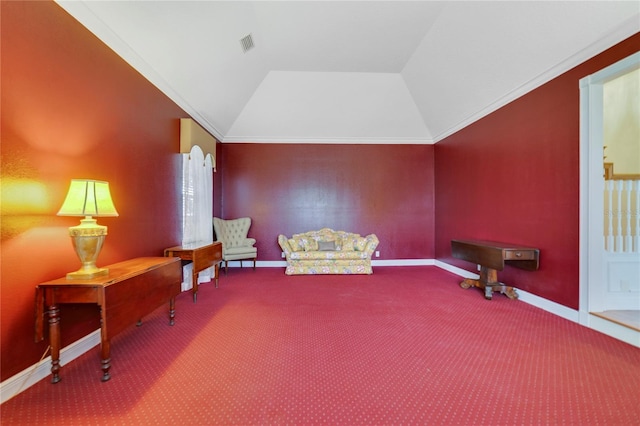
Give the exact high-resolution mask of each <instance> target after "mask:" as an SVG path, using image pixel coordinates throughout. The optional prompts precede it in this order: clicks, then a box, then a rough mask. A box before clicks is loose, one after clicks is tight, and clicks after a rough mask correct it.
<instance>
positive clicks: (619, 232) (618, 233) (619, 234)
mask: <svg viewBox="0 0 640 426" xmlns="http://www.w3.org/2000/svg"><path fill="white" fill-rule="evenodd" d="M616 182H617V184H618V185H617V188H616V189H617V193H616V195H617V197H618V203H617V204H618V208H617V209H616V212H615V215H616V219H617V220H618V223H617V226H616V248H615V251H616V252H617V253H619V252H621V251H623V247H622V190H623V188H624V181H621V180H617V181H616Z"/></svg>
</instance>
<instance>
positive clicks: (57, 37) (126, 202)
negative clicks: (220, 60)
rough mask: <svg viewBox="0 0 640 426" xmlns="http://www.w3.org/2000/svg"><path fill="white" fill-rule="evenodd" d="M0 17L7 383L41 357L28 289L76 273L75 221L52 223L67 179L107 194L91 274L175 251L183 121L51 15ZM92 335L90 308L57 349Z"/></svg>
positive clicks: (31, 8) (69, 313)
mask: <svg viewBox="0 0 640 426" xmlns="http://www.w3.org/2000/svg"><path fill="white" fill-rule="evenodd" d="M0 5H1V8H2V9H1V12H2V27H1V30H2V42H1V43H2V44H1V50H2V64H1V67H2V68H1V72H2V93H1V107H2V114H1V129H0V130H1V136H2V145H1V149H2V158H1V167H2V169H1V173H2V216H1V227H2V241H1V254H0V264H1V271H0V277H1V284H0V285H1V287H0V291H1V298H0V299H1V302H0V303H1V310H0V311H1V313H0V315H1V316H0V318H1V356H0V358H1V370H2V374H1V380H5V379H7V378H9V377H10V376H12V375H14V374H16V373H18V372H20V371H22V370H23V369H25V368H27V367H29V366H31V365H33V364H34V363H36V362H37V361H38V360H39V359H40V356H41V355H42V353H43V352H44V351H45V349H46V348H47V343H48V342H47V341H46V340H45V342H41V343H38V344H36V343H34V289H35V286H36V285H37V284H38V283H40V282H42V281H45V280H50V279H54V278H58V277H60V276H63V275H64V274H65V273H66V272H69V271H73V270H76V269H78V268H79V266H80V265H79V261H78V259H77V258H76V256H75V253H74V251H73V248H72V245H71V241H70V239H69V236H68V231H67V228H68V227H69V226H74V225H75V224H77V223H78V218H68V217H57V216H56V213H57V211H58V209H59V208H60V205H61V204H62V201H63V199H64V196H65V194H66V190H67V188H68V185H69V180H70V179H72V178H93V179H100V180H106V181H109V182H110V186H111V191H112V196H113V199H114V202H115V205H116V208H117V209H118V212H119V213H120V216H119V217H117V218H99V219H98V223H101V224H103V225H107V226H108V227H109V230H108V232H109V235H108V236H107V239H106V242H105V246H104V248H103V250H102V253H101V255H100V258H99V261H98V264H99V265H106V264H109V263H114V262H117V261H120V260H124V259H128V258H133V257H139V256H161V255H162V254H163V249H164V248H165V247H168V246H171V245H175V244H178V243H179V242H180V238H181V232H180V222H179V217H180V213H179V211H180V208H181V207H180V205H179V200H180V196H179V194H180V187H179V181H180V179H179V176H180V171H181V163H180V156H179V155H178V154H177V152H178V146H179V133H180V127H179V118H180V117H186V116H187V115H186V114H185V113H184V111H182V110H181V109H180V108H178V107H177V106H176V105H175V104H174V103H173V102H172V101H170V100H169V99H168V98H167V97H166V96H164V95H163V94H162V93H161V92H160V91H159V90H157V89H156V88H155V87H154V86H152V85H151V84H150V83H149V82H147V81H146V80H145V79H144V78H143V77H142V76H141V75H140V74H139V73H138V72H136V71H135V70H134V69H132V68H131V67H130V66H129V65H127V64H126V63H125V62H124V61H123V60H122V59H121V58H119V57H118V56H117V55H116V54H115V53H114V52H112V51H111V50H110V49H109V48H108V47H106V46H105V45H103V44H102V43H101V42H100V41H98V39H97V38H95V37H94V36H93V35H92V34H91V33H89V32H88V31H87V30H86V29H85V28H84V27H83V26H81V25H80V24H79V23H78V22H76V21H75V20H74V19H73V18H72V17H70V16H69V15H68V14H67V13H66V12H65V11H63V10H62V9H61V8H60V7H59V6H58V5H56V4H55V3H53V2H0ZM14 189H17V191H18V195H14V193H13V190H14ZM74 318H76V319H86V320H88V322H89V323H88V324H87V323H82V324H81V325H79V326H74V325H73V324H72V323H71V321H70V320H71V319H74ZM98 326H99V325H98V322H97V318H96V316H95V308H91V309H87V307H81V306H71V307H66V309H63V310H62V328H63V330H64V332H63V342H62V343H63V345H67V344H69V343H71V342H73V341H75V340H77V339H78V338H80V337H82V336H84V335H86V334H87V333H89V332H91V331H93V330H95V329H96V328H97V327H98Z"/></svg>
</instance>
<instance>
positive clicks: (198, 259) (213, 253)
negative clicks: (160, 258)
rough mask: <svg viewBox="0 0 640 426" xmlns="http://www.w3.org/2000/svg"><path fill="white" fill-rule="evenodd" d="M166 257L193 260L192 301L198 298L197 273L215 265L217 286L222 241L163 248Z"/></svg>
mask: <svg viewBox="0 0 640 426" xmlns="http://www.w3.org/2000/svg"><path fill="white" fill-rule="evenodd" d="M164 255H165V256H167V257H179V258H180V259H182V260H185V261H191V262H193V273H192V278H193V288H192V291H193V302H194V303H195V302H196V301H197V300H198V299H197V298H198V274H200V272H202V271H204V270H205V269H207V268H211V267H212V266H215V283H216V288H218V275H219V272H220V262H222V243H221V242H219V241H217V242H215V243H213V244H209V245H206V246H192V245H186V246H176V247H171V248H168V249H165V250H164Z"/></svg>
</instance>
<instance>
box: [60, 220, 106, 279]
mask: <svg viewBox="0 0 640 426" xmlns="http://www.w3.org/2000/svg"><path fill="white" fill-rule="evenodd" d="M69 235H70V236H71V242H72V243H73V248H74V249H75V251H76V254H77V255H78V258H79V259H80V262H81V263H82V267H81V268H80V269H78V270H77V271H75V272H69V273H68V274H67V279H68V280H79V279H83V280H84V279H88V278H95V277H99V276H102V275H107V274H109V270H108V269H107V268H98V267H97V266H96V260H97V259H98V255H99V254H100V250H102V244H103V243H104V239H105V237H106V236H107V227H106V226H102V225H98V224H97V223H96V220H95V219H93V218H92V217H90V216H87V217H85V218H84V219H82V220H81V221H80V225H78V226H72V227H71V228H69Z"/></svg>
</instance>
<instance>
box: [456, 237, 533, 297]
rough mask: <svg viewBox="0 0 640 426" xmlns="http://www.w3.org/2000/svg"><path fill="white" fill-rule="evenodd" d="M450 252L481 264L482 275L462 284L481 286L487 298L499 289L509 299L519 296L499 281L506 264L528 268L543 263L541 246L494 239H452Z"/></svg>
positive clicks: (461, 284) (465, 286)
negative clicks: (517, 244)
mask: <svg viewBox="0 0 640 426" xmlns="http://www.w3.org/2000/svg"><path fill="white" fill-rule="evenodd" d="M451 252H452V254H453V257H455V258H456V259H462V260H466V261H467V262H472V263H475V264H478V265H480V278H479V279H477V280H474V279H470V278H466V279H465V280H464V281H462V282H461V283H460V286H461V287H462V288H469V287H478V288H482V289H484V297H485V298H486V299H488V300H491V297H492V293H493V292H494V291H500V293H503V294H506V295H507V297H509V298H510V299H517V298H518V293H516V289H515V288H513V287H509V286H505V285H504V284H502V283H500V282H498V271H502V270H503V269H504V266H505V265H509V266H515V267H516V268H520V269H526V270H529V271H534V270H536V269H538V267H539V266H540V261H539V259H540V250H539V249H537V248H531V247H521V246H516V245H513V244H506V243H498V242H495V241H473V240H451Z"/></svg>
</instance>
